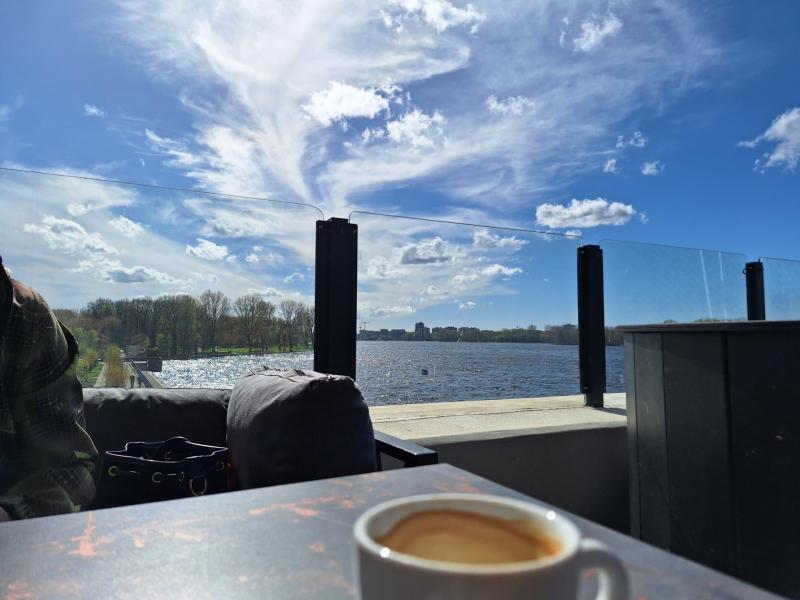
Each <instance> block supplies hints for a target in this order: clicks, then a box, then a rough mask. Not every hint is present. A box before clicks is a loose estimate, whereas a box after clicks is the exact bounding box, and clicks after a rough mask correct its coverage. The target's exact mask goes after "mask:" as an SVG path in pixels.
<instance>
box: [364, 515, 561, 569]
mask: <svg viewBox="0 0 800 600" xmlns="http://www.w3.org/2000/svg"><path fill="white" fill-rule="evenodd" d="M376 541H377V542H378V543H379V544H381V545H382V546H384V547H386V548H389V549H390V550H394V551H395V552H402V553H404V554H410V555H412V556H417V557H420V558H426V559H428V560H440V561H447V562H453V563H465V564H499V563H513V562H522V561H527V560H537V559H540V558H545V557H547V556H552V555H554V554H558V552H559V550H560V546H559V544H558V542H557V541H556V540H554V539H552V538H550V537H548V536H547V535H546V534H545V533H544V532H542V531H539V530H538V528H537V527H536V525H535V524H534V523H533V522H532V521H530V520H528V519H517V520H505V519H498V518H495V517H491V516H487V515H482V514H479V513H474V512H466V511H462V510H447V509H444V510H426V511H423V512H418V513H414V514H412V515H409V516H407V517H405V518H404V519H402V520H401V521H400V522H399V523H397V524H396V525H395V526H394V527H393V528H392V529H391V530H390V531H389V532H388V533H386V534H385V535H383V536H380V537H377V538H376Z"/></svg>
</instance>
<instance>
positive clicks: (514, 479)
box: [370, 394, 629, 533]
mask: <svg viewBox="0 0 800 600" xmlns="http://www.w3.org/2000/svg"><path fill="white" fill-rule="evenodd" d="M370 415H371V417H372V421H373V424H374V426H375V428H376V429H378V430H381V431H385V432H386V433H389V434H391V435H394V436H397V437H399V438H402V439H407V440H410V441H414V442H416V443H418V444H422V445H423V446H427V447H428V448H433V449H435V450H437V451H438V452H439V460H440V462H444V463H449V464H451V465H454V466H457V467H460V468H462V469H465V470H467V471H470V472H472V473H475V474H476V475H480V476H482V477H485V478H486V479H490V480H492V481H494V482H496V483H499V484H502V485H505V486H507V487H510V488H512V489H514V490H517V491H519V492H522V493H524V494H527V495H529V496H532V497H534V498H537V499H539V500H542V501H544V502H549V503H551V504H553V505H555V506H558V507H560V508H563V509H565V510H568V511H570V512H573V513H575V514H578V515H581V516H583V517H586V518H588V519H591V520H592V521H595V522H597V523H601V524H603V525H606V526H607V527H611V528H613V529H616V530H618V531H621V532H624V533H628V531H629V513H628V510H629V509H628V506H629V499H628V494H629V492H628V456H627V418H626V410H625V395H624V394H606V398H605V408H602V409H594V408H589V407H587V406H586V405H585V403H584V399H583V397H582V396H573V397H568V396H561V397H553V398H527V399H526V398H522V399H511V400H485V401H466V402H441V403H431V404H417V405H400V406H382V407H371V408H370ZM397 465H398V466H399V463H397ZM391 466H392V461H391V460H386V461H384V468H391Z"/></svg>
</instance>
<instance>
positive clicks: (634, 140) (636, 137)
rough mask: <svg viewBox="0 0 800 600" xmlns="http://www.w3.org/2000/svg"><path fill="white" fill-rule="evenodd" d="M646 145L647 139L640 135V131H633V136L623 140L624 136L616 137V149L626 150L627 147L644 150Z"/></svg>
mask: <svg viewBox="0 0 800 600" xmlns="http://www.w3.org/2000/svg"><path fill="white" fill-rule="evenodd" d="M646 145H647V138H646V137H645V136H644V135H642V132H641V131H634V132H633V135H632V136H631V137H630V138H628V139H627V140H626V139H625V136H624V135H618V136H617V144H616V147H617V148H627V147H628V146H630V147H632V148H644V147H645V146H646Z"/></svg>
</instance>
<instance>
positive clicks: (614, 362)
mask: <svg viewBox="0 0 800 600" xmlns="http://www.w3.org/2000/svg"><path fill="white" fill-rule="evenodd" d="M313 362H314V358H313V353H312V352H293V353H291V354H268V355H263V356H226V357H219V358H198V359H191V360H166V361H164V371H163V372H162V373H160V374H159V375H158V376H159V378H160V379H161V381H162V382H163V383H164V385H165V386H167V387H211V388H230V387H233V385H234V383H236V380H237V379H238V378H239V377H241V376H242V375H244V374H245V373H247V372H248V371H251V370H253V369H257V368H260V367H261V366H269V367H272V368H276V369H311V368H312V365H313ZM606 371H607V382H608V391H609V392H621V391H623V390H624V384H623V379H622V377H623V371H624V369H623V350H622V347H620V346H616V347H610V348H607V349H606ZM356 377H357V381H358V384H359V386H360V387H361V390H362V392H363V393H364V397H365V398H366V399H367V402H368V403H369V404H371V405H388V404H404V403H409V402H414V403H421V402H443V401H455V400H489V399H497V398H536V397H540V396H564V395H569V394H578V393H580V385H579V371H578V347H577V346H556V345H552V344H499V343H491V344H488V343H487V344H484V343H473V342H470V343H453V342H358V344H357V352H356Z"/></svg>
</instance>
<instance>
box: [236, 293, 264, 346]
mask: <svg viewBox="0 0 800 600" xmlns="http://www.w3.org/2000/svg"><path fill="white" fill-rule="evenodd" d="M263 303H264V300H263V299H262V298H261V296H260V295H259V294H246V295H244V296H239V297H238V298H237V299H236V302H234V303H233V313H234V314H235V315H236V320H237V325H238V327H239V331H240V332H241V334H242V337H243V338H244V341H245V343H246V344H247V351H248V352H252V351H253V340H255V338H256V335H257V333H258V326H259V317H260V315H261V312H262V311H263V307H262V306H261V304H263Z"/></svg>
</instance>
